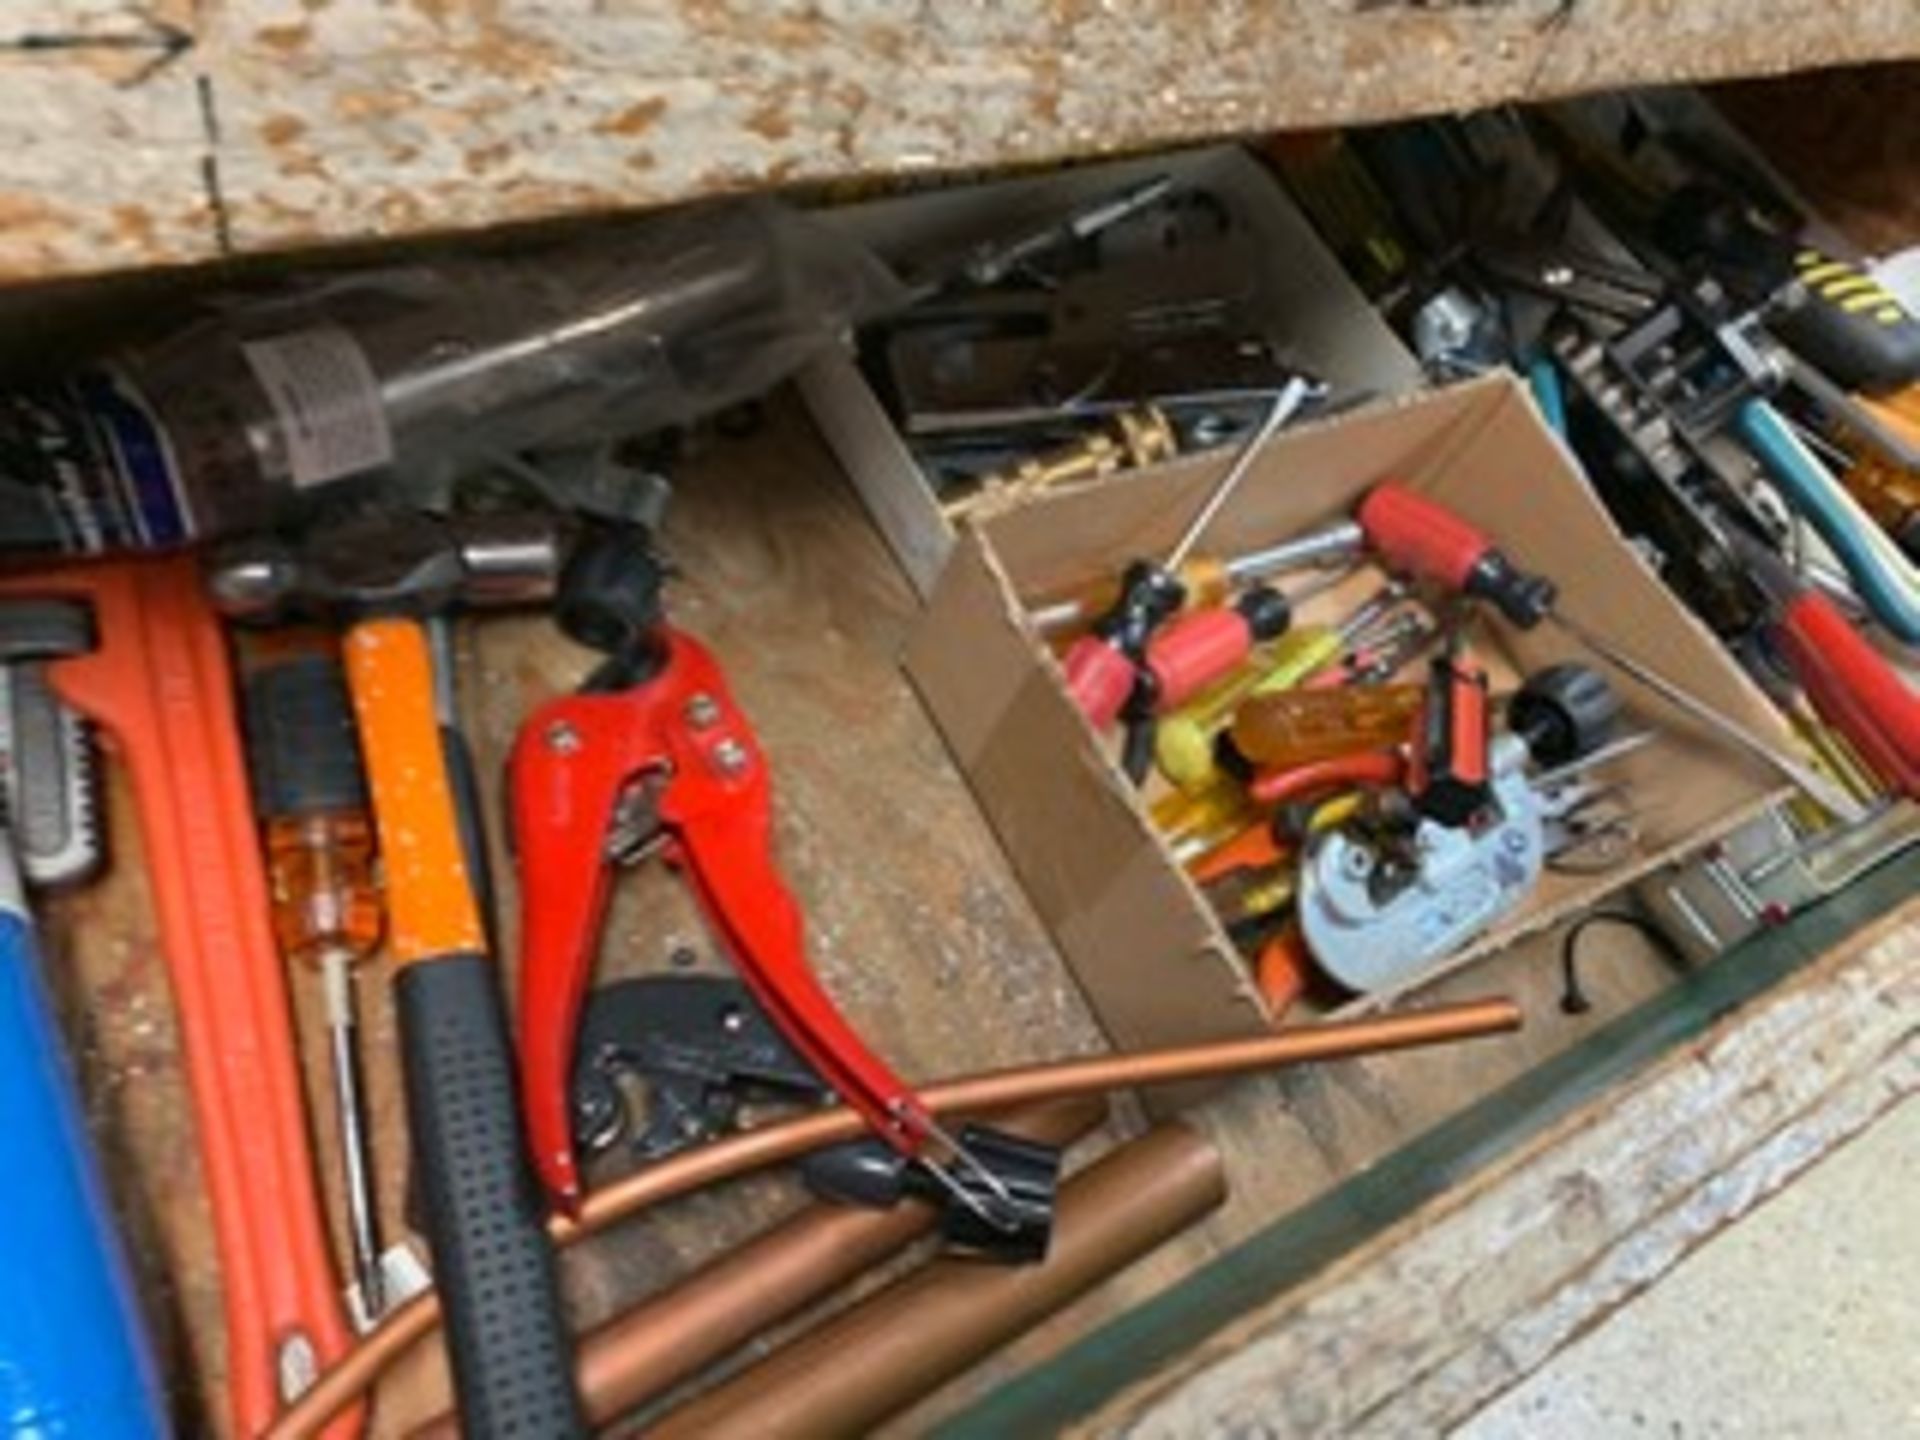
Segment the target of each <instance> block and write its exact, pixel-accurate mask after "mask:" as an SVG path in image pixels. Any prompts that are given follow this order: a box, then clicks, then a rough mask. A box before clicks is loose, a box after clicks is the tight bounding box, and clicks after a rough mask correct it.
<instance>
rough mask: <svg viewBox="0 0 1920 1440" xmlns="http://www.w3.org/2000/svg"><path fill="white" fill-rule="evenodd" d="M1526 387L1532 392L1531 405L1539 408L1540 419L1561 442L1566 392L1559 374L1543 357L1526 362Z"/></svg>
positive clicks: (1563, 428) (1564, 422)
mask: <svg viewBox="0 0 1920 1440" xmlns="http://www.w3.org/2000/svg"><path fill="white" fill-rule="evenodd" d="M1527 387H1528V388H1529V389H1530V390H1532V391H1533V403H1534V404H1535V405H1537V406H1539V407H1540V418H1541V419H1542V420H1544V421H1546V422H1547V428H1548V429H1549V430H1551V431H1553V433H1554V434H1556V435H1558V436H1559V437H1560V438H1561V439H1562V440H1564V439H1566V438H1567V392H1566V389H1565V387H1564V386H1562V385H1561V383H1560V372H1559V371H1558V370H1556V369H1555V368H1554V365H1553V361H1552V360H1551V359H1550V358H1548V357H1547V356H1545V355H1538V356H1535V357H1534V358H1533V359H1532V360H1529V361H1528V362H1527Z"/></svg>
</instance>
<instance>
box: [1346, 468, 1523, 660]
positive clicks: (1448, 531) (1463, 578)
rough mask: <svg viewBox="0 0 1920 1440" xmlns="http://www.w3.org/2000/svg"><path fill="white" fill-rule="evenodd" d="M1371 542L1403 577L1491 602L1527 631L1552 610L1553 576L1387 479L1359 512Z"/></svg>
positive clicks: (1356, 515) (1371, 492)
mask: <svg viewBox="0 0 1920 1440" xmlns="http://www.w3.org/2000/svg"><path fill="white" fill-rule="evenodd" d="M1354 518H1356V519H1357V520H1359V522H1360V529H1361V531H1362V532H1363V533H1364V534H1365V535H1366V537H1367V544H1368V545H1370V546H1371V547H1372V548H1373V550H1374V552H1375V553H1376V554H1377V555H1379V557H1380V559H1381V560H1382V561H1384V562H1385V564H1386V567H1387V568H1388V569H1389V570H1391V571H1393V572H1394V573H1396V574H1399V575H1411V576H1413V577H1414V578H1415V579H1419V580H1430V581H1434V582H1435V583H1437V584H1440V585H1443V586H1445V587H1446V588H1447V589H1449V590H1451V591H1454V592H1455V593H1456V594H1460V595H1468V596H1471V597H1473V598H1474V599H1476V600H1486V601H1490V602H1491V603H1492V604H1493V605H1494V606H1495V608H1497V609H1498V610H1499V611H1500V613H1501V614H1502V615H1504V616H1506V617H1507V619H1508V620H1510V621H1511V622H1512V623H1513V624H1515V625H1517V626H1519V627H1520V628H1521V629H1522V630H1529V629H1532V628H1533V627H1534V626H1535V625H1538V624H1539V623H1540V622H1541V621H1542V620H1544V619H1546V618H1547V616H1548V615H1549V614H1550V613H1551V612H1552V610H1553V602H1554V599H1555V597H1556V594H1557V591H1556V590H1555V588H1554V584H1553V582H1552V581H1551V580H1549V579H1547V578H1546V577H1545V576H1544V575H1535V574H1532V573H1531V572H1529V571H1526V570H1522V569H1521V568H1520V567H1519V566H1518V565H1516V564H1514V563H1513V561H1512V559H1510V558H1509V557H1508V556H1507V555H1506V553H1505V552H1504V551H1502V550H1501V549H1500V548H1499V547H1498V546H1497V545H1495V544H1494V543H1493V541H1492V540H1491V539H1489V538H1488V537H1487V536H1486V535H1484V534H1482V533H1481V532H1480V531H1479V530H1478V529H1476V528H1475V527H1474V526H1473V525H1471V524H1469V523H1468V522H1467V521H1466V520H1464V519H1462V518H1461V517H1460V516H1458V515H1456V514H1454V513H1453V511H1451V510H1449V509H1448V508H1447V507H1446V506H1444V505H1442V504H1441V503H1440V502H1439V501H1437V500H1429V499H1428V498H1427V497H1426V496H1424V495H1418V494H1415V493H1414V492H1413V491H1412V490H1409V489H1407V487H1406V486H1404V485H1400V484H1396V483H1394V482H1393V481H1387V482H1385V483H1383V484H1379V485H1376V486H1374V487H1373V489H1371V490H1369V491H1368V492H1367V496H1366V498H1365V499H1364V500H1362V501H1361V502H1360V508H1359V509H1358V510H1357V511H1355V512H1354Z"/></svg>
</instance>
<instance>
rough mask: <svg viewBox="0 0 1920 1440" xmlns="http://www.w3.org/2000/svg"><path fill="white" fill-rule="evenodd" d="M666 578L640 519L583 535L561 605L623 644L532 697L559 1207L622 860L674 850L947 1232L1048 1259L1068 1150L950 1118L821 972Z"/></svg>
mask: <svg viewBox="0 0 1920 1440" xmlns="http://www.w3.org/2000/svg"><path fill="white" fill-rule="evenodd" d="M660 579H661V572H660V569H659V566H658V564H657V562H656V561H655V560H654V559H653V557H652V554H651V551H650V550H649V549H648V548H647V545H646V541H645V536H644V532H639V531H637V530H635V529H621V530H614V531H610V532H607V533H606V534H604V535H602V536H599V537H595V538H590V539H589V540H587V541H585V542H583V545H582V549H581V551H580V553H579V554H577V555H576V556H575V558H574V561H573V562H572V563H571V564H570V565H569V567H568V570H567V573H566V575H565V577H563V580H562V593H561V597H560V601H559V605H558V608H557V615H558V618H559V620H560V623H561V625H562V627H563V628H564V629H566V630H567V631H568V633H569V634H571V635H572V636H573V637H574V638H575V639H577V640H581V641H582V642H583V643H587V644H590V645H594V646H595V647H596V648H599V649H602V650H605V651H607V652H609V654H610V655H611V657H612V658H610V659H609V661H608V662H607V663H606V664H605V665H603V666H602V667H601V669H600V670H599V671H597V672H596V673H595V675H594V676H593V677H591V678H590V679H589V680H588V682H587V684H586V686H585V687H584V688H583V690H582V691H580V692H578V693H575V694H572V695H568V696H564V697H562V698H560V699H557V700H554V701H551V702H549V703H548V704H546V705H544V706H542V707H540V708H539V709H538V710H536V711H535V712H534V713H533V715H532V716H531V717H530V718H529V719H528V720H527V721H526V723H525V724H524V726H523V727H522V729H521V731H520V734H519V736H518V737H517V739H516V741H515V744H514V749H513V754H512V758H511V761H510V769H509V788H510V791H511V807H512V818H513V826H514V837H515V844H516V849H517V853H518V856H519V865H520V880H521V891H520V897H521V912H522V917H523V918H522V923H521V963H520V1026H521V1037H520V1048H521V1081H522V1103H523V1104H524V1106H525V1109H526V1116H527V1127H528V1131H529V1135H530V1140H531V1145H532V1148H533V1158H534V1163H535V1166H536V1168H537V1170H538V1172H539V1175H540V1177H541V1179H542V1181H543V1182H544V1184H545V1186H546V1188H547V1191H548V1193H549V1194H550V1195H551V1196H552V1198H553V1200H554V1202H555V1203H556V1204H557V1205H558V1206H559V1207H560V1208H561V1209H563V1210H565V1211H567V1212H569V1213H572V1212H573V1211H575V1210H576V1209H577V1208H578V1205H579V1200H580V1193H581V1182H580V1174H579V1169H578V1166H577V1163H576V1160H575V1153H574V1137H573V1134H572V1130H571V1123H570V1106H569V1102H568V1086H569V1082H570V1080H571V1078H572V1074H573V1048H574V1039H575V1033H576V1029H577V1027H578V1023H579V1018H580V1010H581V1004H582V1001H583V999H584V995H585V991H586V987H587V980H588V975H589V973H590V971H591V969H592V966H593V960H594V956H595V953H596V951H597V950H598V948H599V936H600V931H601V927H602V924H603V921H604V918H605V914H606V906H607V900H608V895H609V891H610V888H611V887H610V883H609V882H610V876H611V871H612V866H613V864H614V862H616V861H622V862H628V861H638V860H640V859H642V858H645V857H647V856H649V855H654V854H658V855H659V856H660V857H661V858H663V859H664V860H665V861H666V862H667V864H669V865H670V866H672V867H674V868H675V869H677V870H679V871H680V872H681V873H682V874H684V875H685V876H686V878H687V879H688V880H689V882H690V883H691V884H692V887H693V890H694V893H695V895H696V896H697V897H698V899H699V902H700V906H701V909H702V910H703V912H704V913H705V915H706V917H707V920H708V921H709V923H710V924H711V925H712V926H713V928H714V930H715V932H716V933H717V935H718V936H719V937H720V938H721V940H722V941H723V942H724V944H725V946H726V948H727V949H728V951H729V952H730V954H731V956H732V958H733V961H734V963H735V965H736V967H737V968H738V970H739V972H740V975H741V977H742V979H744V980H745V982H746V984H747V986H748V988H749V989H750V990H751V991H752V993H753V995H754V997H755V999H757V1000H758V1001H759V1002H760V1005H761V1007H762V1008H763V1009H764V1010H765V1011H766V1012H767V1014H768V1015H769V1016H770V1017H771V1018H772V1020H773V1022H774V1024H775V1025H777V1026H778V1027H779V1029H780V1031H781V1032H782V1033H783V1034H784V1035H785V1036H786V1038H787V1039H788V1041H789V1042H790V1043H791V1044H792V1045H793V1047H794V1049H795V1050H797V1051H799V1053H800V1054H801V1055H803V1056H805V1057H806V1059H807V1061H808V1062H809V1063H810V1064H811V1065H812V1066H813V1067H814V1069H815V1070H816V1071H817V1072H818V1074H819V1075H820V1076H821V1077H822V1078H823V1079H824V1080H825V1081H826V1082H827V1083H828V1084H829V1085H831V1086H832V1087H833V1089H834V1090H835V1091H836V1092H837V1093H838V1094H839V1096H840V1097H841V1098H842V1099H843V1100H844V1101H845V1102H846V1103H847V1104H848V1105H850V1106H851V1107H852V1108H853V1109H855V1110H857V1111H858V1112H859V1113H860V1115H861V1116H862V1117H863V1118H864V1119H865V1120H866V1121H867V1123H868V1124H869V1125H871V1126H872V1127H873V1130H874V1132H875V1134H876V1135H878V1136H879V1137H880V1138H881V1139H882V1140H883V1141H885V1142H886V1144H887V1145H889V1146H890V1147H892V1148H893V1149H894V1150H895V1151H897V1152H899V1154H900V1155H902V1156H903V1157H905V1158H906V1159H908V1160H911V1161H912V1162H914V1168H915V1169H916V1170H917V1171H918V1172H920V1174H921V1175H922V1177H923V1179H925V1180H926V1181H927V1182H928V1183H929V1188H930V1189H931V1190H933V1191H934V1192H936V1193H938V1194H939V1196H940V1197H941V1198H942V1199H944V1200H945V1201H946V1202H947V1205H946V1210H947V1216H948V1220H949V1224H948V1234H949V1238H951V1239H954V1240H956V1241H958V1242H959V1243H963V1244H967V1245H970V1246H972V1247H974V1248H978V1249H982V1250H986V1251H988V1252H990V1253H993V1254H995V1255H999V1256H1004V1257H1007V1258H1021V1259H1026V1258H1038V1255H1039V1254H1041V1253H1044V1249H1045V1243H1046V1233H1047V1229H1048V1227H1049V1224H1050V1219H1051V1211H1052V1188H1053V1181H1054V1178H1055V1176H1056V1173H1057V1166H1058V1156H1057V1155H1056V1154H1053V1153H1052V1152H1050V1151H1046V1149H1045V1147H1034V1146H1033V1145H1031V1144H1030V1143H1029V1142H1027V1141H1024V1140H1020V1139H1018V1138H1017V1137H1013V1136H1006V1135H1002V1134H1000V1133H998V1132H995V1131H992V1130H988V1129H985V1128H982V1127H974V1126H969V1127H964V1128H963V1129H962V1130H961V1132H960V1134H959V1135H957V1136H955V1135H949V1134H947V1133H946V1132H945V1131H944V1130H942V1129H941V1127H940V1126H939V1124H938V1123H937V1122H936V1121H935V1119H934V1117H933V1115H932V1114H931V1113H930V1112H929V1111H928V1109H927V1107H926V1106H925V1104H924V1103H923V1102H922V1101H921V1100H920V1098H919V1096H918V1095H917V1094H916V1093H915V1092H914V1091H913V1089H912V1088H911V1087H910V1086H908V1085H907V1084H906V1082H905V1081H903V1080H901V1079H900V1077H899V1076H898V1075H896V1074H895V1073H894V1072H893V1070H892V1069H891V1068H890V1067H889V1066H888V1065H887V1064H886V1062H884V1061H883V1060H881V1059H880V1058H879V1057H878V1056H876V1055H875V1054H874V1053H873V1052H872V1051H871V1050H870V1049H868V1047H867V1045H866V1044H865V1042H864V1041H863V1040H862V1039H861V1038H860V1036H859V1035H858V1034H856V1033H855V1031H854V1030H853V1028H852V1026H851V1025H850V1024H849V1023H848V1022H847V1020H846V1018H845V1017H844V1016H843V1015H842V1014H841V1012H840V1010H839V1008H838V1007H837V1006H836V1005H835V1004H834V1002H833V1000H832V998H831V997H830V996H829V995H828V994H827V993H826V991H825V990H824V989H823V988H822V987H821V985H820V982H819V980H818V979H817V978H816V977H815V975H814V972H813V969H812V966H811V965H810V964H809V963H808V960H807V954H806V944H805V938H804V935H803V921H802V917H801V913H800V907H799V905H798V904H797V903H796V902H795V901H794V898H793V896H792V894H791V893H790V892H789V891H788V889H787V887H786V885H785V883H784V882H783V881H782V879H781V876H780V872H779V870H778V868H777V866H776V865H775V863H774V860H773V851H772V832H773V814H772V804H771V788H770V786H769V783H768V777H767V762H766V757H765V756H764V755H763V754H762V752H761V750H760V746H759V743H758V741H757V740H756V739H755V737H754V733H753V730H752V727H751V726H750V725H749V724H748V723H747V719H746V716H745V715H743V714H742V713H741V711H740V709H739V707H738V706H737V705H735V704H734V700H733V697H732V695H731V694H730V693H729V692H728V689H727V683H726V678H725V676H724V675H723V674H722V673H721V670H720V667H719V665H718V664H717V663H716V662H715V660H714V658H713V656H712V655H711V654H710V653H709V652H708V651H707V650H706V649H705V648H704V647H703V646H702V645H700V644H699V643H698V642H697V641H695V640H694V639H693V638H692V637H691V636H689V635H687V634H685V633H684V632H682V631H679V630H676V629H674V628H672V627H671V626H669V625H667V624H665V623H664V621H663V619H662V617H661V614H660V609H659V587H660ZM1041 1152H1045V1153H1041Z"/></svg>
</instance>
